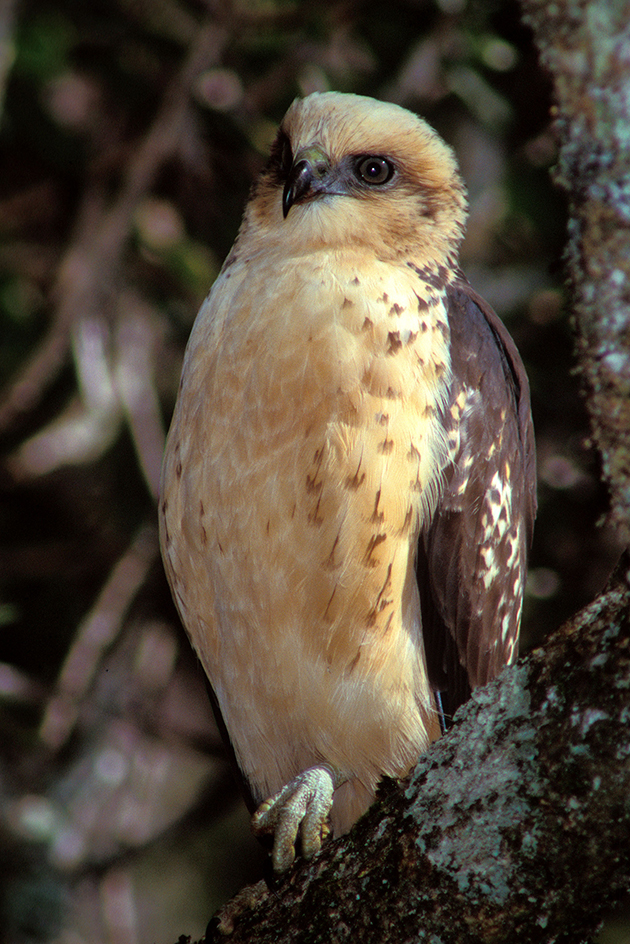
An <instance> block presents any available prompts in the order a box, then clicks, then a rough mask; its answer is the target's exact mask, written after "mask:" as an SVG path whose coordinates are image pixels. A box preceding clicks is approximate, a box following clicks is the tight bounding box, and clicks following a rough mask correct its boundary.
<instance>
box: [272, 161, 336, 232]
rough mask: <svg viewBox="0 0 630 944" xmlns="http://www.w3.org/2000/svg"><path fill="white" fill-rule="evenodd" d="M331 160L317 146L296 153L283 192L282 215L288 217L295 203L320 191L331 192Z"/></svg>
mask: <svg viewBox="0 0 630 944" xmlns="http://www.w3.org/2000/svg"><path fill="white" fill-rule="evenodd" d="M329 171H330V161H329V160H328V158H327V157H326V155H325V154H324V152H323V151H320V150H319V148H316V147H308V148H303V149H302V150H301V151H298V153H297V154H296V155H295V160H294V161H293V166H292V167H291V170H290V171H289V176H288V177H287V181H286V183H285V185H284V191H283V193H282V215H283V216H284V218H285V219H286V218H287V216H288V213H289V210H290V209H291V207H292V206H293V204H294V203H302V202H304V201H305V200H308V199H311V198H312V197H314V196H316V194H318V193H331V192H332V191H331V190H329V189H327V186H326V177H327V175H328V173H329Z"/></svg>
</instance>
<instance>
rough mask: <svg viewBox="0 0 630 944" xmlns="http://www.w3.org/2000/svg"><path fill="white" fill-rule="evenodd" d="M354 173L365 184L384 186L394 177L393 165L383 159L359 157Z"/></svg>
mask: <svg viewBox="0 0 630 944" xmlns="http://www.w3.org/2000/svg"><path fill="white" fill-rule="evenodd" d="M354 172H355V174H356V175H357V177H358V178H359V180H362V181H364V183H366V184H376V185H377V186H378V185H379V184H386V183H387V182H388V181H389V180H391V179H392V177H393V176H394V165H393V164H390V162H389V161H386V160H385V158H384V157H360V158H359V160H358V161H357V163H356V165H355V168H354Z"/></svg>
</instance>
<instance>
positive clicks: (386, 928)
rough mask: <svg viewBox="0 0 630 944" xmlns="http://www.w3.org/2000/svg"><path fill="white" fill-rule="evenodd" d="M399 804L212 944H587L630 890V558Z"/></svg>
mask: <svg viewBox="0 0 630 944" xmlns="http://www.w3.org/2000/svg"><path fill="white" fill-rule="evenodd" d="M384 793H385V795H383V796H382V797H381V798H380V800H379V801H378V802H377V803H376V804H375V805H374V806H373V807H372V809H371V810H370V811H369V812H368V814H367V815H366V816H365V817H364V818H363V819H362V820H361V821H360V822H359V823H358V824H357V826H356V827H355V829H354V830H353V831H352V833H351V834H350V835H349V836H347V837H345V838H343V839H342V840H340V841H338V842H335V843H329V844H327V846H326V847H325V848H324V850H323V852H322V853H321V854H320V855H319V856H317V857H316V859H315V860H314V861H313V862H311V863H310V864H303V863H301V864H298V865H297V866H296V867H295V868H294V869H293V870H292V872H291V873H290V874H289V876H288V878H286V879H285V880H284V881H279V882H278V884H277V887H274V888H272V889H267V888H266V887H265V886H264V884H263V883H260V885H258V886H256V887H254V888H253V889H246V890H245V892H243V893H242V894H241V895H240V896H239V897H238V898H237V899H235V900H234V901H233V902H232V903H230V905H228V906H227V907H226V909H224V910H223V912H221V913H219V914H218V915H217V916H216V917H215V918H214V919H213V921H212V922H211V924H210V927H209V929H208V934H207V937H206V941H207V942H210V941H212V942H219V941H224V940H225V939H226V937H228V938H229V939H230V941H232V942H237V941H239V942H240V941H256V942H257V944H262V942H272V941H273V942H274V944H280V942H290V941H300V942H305V944H306V942H319V941H321V942H324V941H326V942H337V941H374V942H379V944H387V942H390V941H391V942H396V944H403V942H411V941H426V942H431V944H450V942H459V944H467V942H470V944H472V942H484V944H489V942H492V944H499V942H519V941H522V942H527V944H536V942H567V944H568V942H571V944H576V942H579V941H587V940H588V939H589V936H590V934H592V933H593V932H594V930H595V929H596V928H597V926H598V923H599V921H600V920H601V916H602V914H603V912H604V911H605V910H606V909H607V908H610V906H611V904H612V903H613V902H615V900H617V899H618V898H619V897H620V896H621V894H622V893H623V891H624V890H625V889H627V887H628V884H629V882H630V557H624V558H623V560H622V561H621V563H620V565H619V568H618V570H617V572H616V574H615V577H614V578H613V580H611V583H610V586H609V588H608V589H607V591H606V592H605V593H604V595H603V596H602V597H601V598H600V599H598V600H597V601H595V602H594V603H593V604H591V605H590V606H589V607H588V608H587V609H586V610H584V611H583V612H582V613H580V614H579V615H578V616H577V617H575V618H574V619H573V620H572V621H571V622H570V623H569V624H567V625H566V626H565V627H563V628H562V629H560V630H559V631H558V632H557V633H556V634H555V635H554V636H553V637H552V638H551V639H550V640H549V641H548V643H547V644H546V645H545V648H544V650H542V649H540V650H536V651H535V652H534V653H533V654H532V655H530V656H529V657H528V658H527V659H524V660H521V661H520V662H519V663H518V664H517V665H515V666H513V667H512V668H510V669H508V670H506V671H505V672H504V673H503V674H502V675H501V676H500V678H499V679H497V680H496V681H495V682H494V683H492V684H491V685H489V686H487V687H486V688H484V689H480V690H478V691H477V692H476V693H475V694H474V695H473V698H472V699H471V701H470V702H469V703H468V705H467V706H465V708H464V709H462V711H461V712H459V713H458V716H457V720H456V723H455V725H454V727H453V729H452V730H451V731H450V732H449V734H448V735H447V736H446V737H444V738H442V739H441V740H440V741H439V742H437V743H436V744H435V745H434V746H433V748H432V749H431V750H430V751H429V752H428V753H427V754H426V755H425V756H424V757H422V758H421V759H420V761H419V763H418V765H417V767H416V770H415V772H414V774H413V777H412V779H411V781H410V783H408V784H407V785H406V788H405V789H403V790H399V789H397V788H395V787H392V788H391V789H386V790H385V791H384Z"/></svg>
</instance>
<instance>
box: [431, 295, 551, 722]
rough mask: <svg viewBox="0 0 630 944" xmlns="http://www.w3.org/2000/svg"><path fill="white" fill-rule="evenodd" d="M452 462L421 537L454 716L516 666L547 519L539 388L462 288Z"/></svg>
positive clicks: (438, 665) (451, 307) (440, 685)
mask: <svg viewBox="0 0 630 944" xmlns="http://www.w3.org/2000/svg"><path fill="white" fill-rule="evenodd" d="M448 312H449V322H450V330H451V358H452V370H453V381H452V387H451V392H450V399H449V403H448V405H447V407H446V409H445V411H444V415H443V422H444V424H445V426H446V428H447V429H448V432H449V443H450V446H451V457H452V463H451V465H450V466H449V468H448V469H447V473H446V481H445V485H444V488H443V491H442V494H441V498H440V500H439V502H438V506H437V508H436V511H435V514H434V516H433V519H432V521H431V524H430V526H429V527H428V529H427V530H426V531H425V532H424V533H423V534H422V535H421V536H420V542H419V548H418V563H417V576H418V585H419V589H420V599H421V609H422V622H423V636H424V643H425V649H426V655H427V664H428V669H429V677H430V679H431V682H432V684H433V685H434V687H435V688H436V690H437V691H439V692H440V693H441V700H442V706H443V710H444V714H445V716H446V717H447V718H448V717H449V716H451V715H452V714H453V712H454V711H455V710H456V709H457V708H458V707H459V705H461V704H462V702H464V701H465V700H466V699H467V698H468V696H469V695H470V691H471V689H473V688H475V687H476V686H478V685H484V684H485V683H486V682H488V681H489V680H490V679H492V678H493V677H494V676H495V675H496V674H497V673H498V672H499V671H500V670H501V669H502V668H503V666H504V665H506V664H507V663H509V662H510V661H512V659H513V658H515V657H516V654H517V648H518V631H519V625H520V616H521V606H522V599H523V588H524V584H525V575H526V567H527V551H528V549H529V545H530V543H531V536H532V530H533V523H534V517H535V513H536V456H535V445H534V433H533V426H532V419H531V411H530V400H529V384H528V382H527V376H526V374H525V369H524V367H523V364H522V361H521V358H520V356H519V354H518V351H517V350H516V347H515V345H514V342H513V341H512V339H511V337H510V336H509V334H508V332H507V330H506V328H505V326H504V325H503V323H502V322H501V321H500V319H499V318H498V317H497V315H496V314H495V313H494V312H493V311H492V309H491V308H490V307H489V306H488V305H487V304H486V303H485V302H484V300H483V299H482V298H481V297H480V296H479V295H477V294H476V293H475V292H474V291H473V290H472V289H471V288H470V286H469V285H468V284H467V283H466V282H465V281H463V280H458V281H456V282H455V283H453V285H452V286H450V287H449V289H448Z"/></svg>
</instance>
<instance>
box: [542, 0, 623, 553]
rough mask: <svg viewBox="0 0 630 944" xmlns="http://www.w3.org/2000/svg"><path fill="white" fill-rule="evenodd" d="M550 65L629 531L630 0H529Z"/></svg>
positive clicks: (612, 454)
mask: <svg viewBox="0 0 630 944" xmlns="http://www.w3.org/2000/svg"><path fill="white" fill-rule="evenodd" d="M523 9H524V11H525V19H526V21H527V22H528V23H529V24H530V25H531V26H532V27H533V29H534V35H535V40H536V43H537V45H538V48H539V50H540V55H541V59H542V62H543V64H544V65H545V66H546V68H547V69H548V70H549V72H550V73H551V76H552V79H553V83H554V91H555V99H556V113H555V127H556V132H557V136H558V140H559V144H560V154H559V160H558V166H557V169H556V175H555V176H556V180H557V182H558V183H559V184H560V185H561V186H562V187H563V188H564V190H565V191H566V193H567V196H568V199H569V213H570V221H569V243H568V251H567V263H568V274H569V279H570V282H571V286H572V293H573V312H574V316H575V324H576V327H577V349H578V356H579V364H580V370H581V373H582V376H583V378H584V382H585V385H586V391H587V395H588V401H587V402H588V409H589V413H590V417H591V427H592V434H593V440H594V442H595V444H596V445H597V447H598V449H599V451H600V453H601V457H602V466H603V473H604V476H605V479H606V481H607V483H608V485H609V487H610V491H611V503H612V509H611V518H612V520H613V522H614V523H615V524H616V525H617V526H618V527H620V528H621V529H622V531H623V533H624V535H625V539H626V540H628V537H629V536H630V174H629V173H628V153H629V150H630V131H629V129H630V59H629V57H628V49H629V48H630V3H629V2H628V0H610V2H607V3H591V2H589V0H579V2H577V3H574V2H573V0H571V2H569V0H559V2H554V3H548V2H547V0H523Z"/></svg>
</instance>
